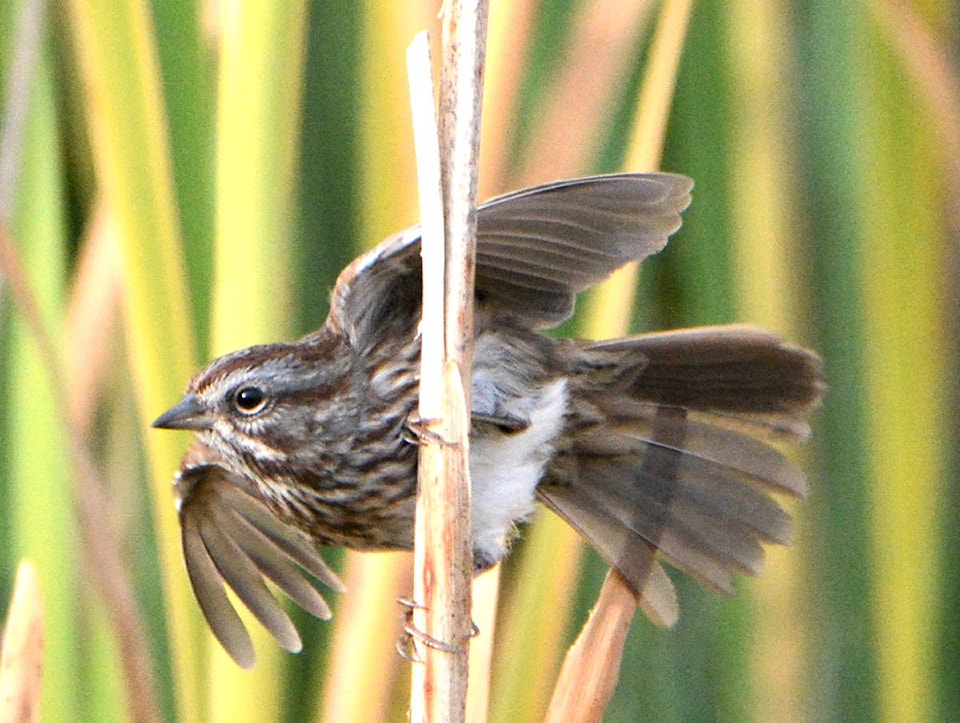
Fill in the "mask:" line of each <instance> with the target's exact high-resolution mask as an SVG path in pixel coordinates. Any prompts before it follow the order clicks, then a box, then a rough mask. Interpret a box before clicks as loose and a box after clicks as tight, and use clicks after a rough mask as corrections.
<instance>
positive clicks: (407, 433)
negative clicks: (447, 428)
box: [402, 416, 460, 447]
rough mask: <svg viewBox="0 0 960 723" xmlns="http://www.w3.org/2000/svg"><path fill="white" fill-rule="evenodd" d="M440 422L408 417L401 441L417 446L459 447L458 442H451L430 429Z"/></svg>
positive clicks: (439, 420) (437, 419)
mask: <svg viewBox="0 0 960 723" xmlns="http://www.w3.org/2000/svg"><path fill="white" fill-rule="evenodd" d="M441 421H443V420H441V419H439V418H436V419H432V418H431V419H423V418H421V417H414V416H409V417H407V421H406V422H405V423H404V425H403V432H402V435H403V440H404V441H405V442H408V443H409V444H415V445H417V446H423V445H425V444H439V445H440V446H441V447H459V446H460V443H459V442H452V441H450V440H449V439H447V438H445V437H444V436H443V435H442V434H440V433H439V432H436V431H434V430H432V429H430V427H432V426H435V425H437V424H440V422H441Z"/></svg>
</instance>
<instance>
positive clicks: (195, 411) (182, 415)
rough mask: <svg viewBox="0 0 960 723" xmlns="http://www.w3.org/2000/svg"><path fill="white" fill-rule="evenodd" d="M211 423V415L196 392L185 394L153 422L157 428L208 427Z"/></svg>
mask: <svg viewBox="0 0 960 723" xmlns="http://www.w3.org/2000/svg"><path fill="white" fill-rule="evenodd" d="M212 425H213V418H212V416H211V415H210V414H209V413H208V411H207V409H206V407H204V405H203V403H202V402H201V401H200V398H199V397H198V396H197V395H196V394H188V395H186V396H185V397H184V398H183V399H181V400H180V403H179V404H177V406H175V407H171V408H170V409H168V410H167V411H166V412H164V413H163V414H161V415H160V416H159V417H157V418H156V419H155V420H154V422H153V426H154V427H156V428H158V429H209V428H210V427H211V426H212Z"/></svg>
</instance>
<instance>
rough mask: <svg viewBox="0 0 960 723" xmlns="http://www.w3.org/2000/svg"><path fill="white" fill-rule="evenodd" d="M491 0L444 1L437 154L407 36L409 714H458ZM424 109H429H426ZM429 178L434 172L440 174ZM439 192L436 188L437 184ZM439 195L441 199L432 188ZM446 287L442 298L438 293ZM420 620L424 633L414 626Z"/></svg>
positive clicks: (463, 678) (425, 66)
mask: <svg viewBox="0 0 960 723" xmlns="http://www.w3.org/2000/svg"><path fill="white" fill-rule="evenodd" d="M486 22H487V6H486V3H485V2H483V1H482V0H480V1H476V2H465V3H463V2H458V1H456V0H454V1H453V2H450V3H448V4H446V5H445V6H444V12H443V48H444V60H443V66H442V69H441V93H440V101H439V106H440V131H439V156H438V155H437V153H436V151H435V150H434V149H435V148H436V145H435V142H434V138H436V137H437V134H436V133H434V132H433V131H434V128H433V127H432V125H433V124H432V123H431V122H430V121H431V117H432V103H433V94H432V92H429V93H427V92H424V89H429V88H430V87H431V84H430V83H428V82H427V80H426V79H427V78H428V77H429V73H430V62H429V53H428V52H427V42H426V36H425V35H420V36H418V39H417V42H416V43H415V44H414V46H413V47H412V48H411V53H410V65H411V77H412V78H414V79H415V78H417V77H418V76H419V77H422V78H424V80H423V81H422V82H412V83H411V100H412V102H413V106H414V115H415V117H417V118H418V119H419V121H418V122H416V123H415V126H414V127H415V138H416V148H417V158H418V166H420V162H421V161H422V162H423V164H424V165H423V167H422V168H420V169H419V170H418V177H419V178H420V187H421V207H422V214H421V218H422V224H423V246H422V249H423V257H424V262H423V269H424V272H423V286H424V303H423V306H424V311H423V324H422V327H421V329H422V335H423V342H422V343H423V353H422V354H423V355H422V362H421V392H420V417H421V419H422V420H423V423H424V425H425V426H429V427H430V431H429V432H428V433H427V434H425V436H424V440H423V441H424V445H423V447H422V448H421V452H420V468H419V475H420V492H419V496H418V501H417V521H416V538H415V547H414V566H415V575H414V595H415V597H416V599H417V601H418V602H420V603H421V604H422V607H418V608H416V609H415V610H414V613H413V621H414V628H415V635H414V641H415V642H414V650H415V653H416V655H417V657H418V658H420V659H422V665H415V667H414V670H413V685H412V689H411V699H410V701H411V703H410V707H411V718H412V719H413V720H414V721H428V720H429V721H441V720H443V721H461V720H463V719H464V717H465V714H466V694H467V678H468V670H469V641H470V637H471V622H470V592H471V591H470V586H471V578H472V569H473V564H472V559H471V554H470V550H471V544H470V487H469V470H468V462H467V460H468V444H469V440H468V434H469V418H468V410H469V408H470V406H469V389H470V366H471V363H472V348H471V342H472V339H473V276H474V266H475V254H476V192H477V162H478V158H479V142H480V114H481V107H482V77H483V54H484V46H485V41H486ZM428 109H429V110H430V111H431V112H427V110H428ZM437 181H439V182H440V183H439V184H438V183H437ZM438 186H439V189H440V191H441V193H440V194H439V195H438V194H437V193H436V190H437V187H438ZM438 198H439V199H440V200H441V203H440V204H439V206H438V205H437V203H436V200H437V199H438ZM441 295H442V300H441V298H440V297H441ZM419 631H422V633H423V635H420V633H419Z"/></svg>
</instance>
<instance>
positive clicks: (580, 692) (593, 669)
mask: <svg viewBox="0 0 960 723" xmlns="http://www.w3.org/2000/svg"><path fill="white" fill-rule="evenodd" d="M691 4H692V2H691V0H673V1H669V0H668V2H666V3H664V6H663V11H662V13H661V16H660V21H659V23H658V25H657V31H656V35H655V36H654V40H653V47H652V50H651V56H650V65H649V66H648V72H647V75H646V81H647V82H646V83H644V92H643V93H642V94H641V96H640V106H639V112H638V114H637V119H636V122H635V124H634V129H635V130H634V136H633V143H632V144H631V151H630V153H629V155H628V163H629V164H630V165H628V166H627V168H628V169H629V170H635V167H634V165H632V164H637V165H638V166H639V167H640V168H643V169H644V170H654V169H655V168H656V167H657V166H658V165H659V160H660V153H661V149H662V146H663V139H664V136H665V134H666V131H665V129H666V124H667V118H668V116H669V109H670V99H671V98H672V96H673V88H674V80H675V78H676V74H677V69H678V67H679V62H680V53H681V51H682V49H683V39H684V35H685V32H686V27H687V21H688V19H689V16H690V10H691ZM641 164H643V165H641ZM636 266H637V265H636V264H631V265H630V266H628V267H627V269H628V270H627V271H624V270H623V269H621V270H620V272H618V273H617V274H616V275H615V276H614V278H612V279H611V280H610V281H608V282H607V283H606V284H605V285H604V286H603V287H602V289H601V291H600V294H601V297H600V298H601V299H602V300H603V301H604V302H606V303H602V304H597V305H595V306H594V307H593V309H594V310H595V311H602V312H603V313H600V314H599V315H596V314H595V315H594V317H593V319H591V323H590V324H589V326H588V336H592V337H597V338H606V337H608V336H622V335H624V334H626V333H627V332H628V330H629V321H630V320H629V318H628V316H627V315H622V316H620V317H619V319H618V323H617V325H616V326H613V325H611V322H610V318H611V314H609V309H611V308H617V307H618V306H620V307H626V308H629V305H628V304H625V303H623V302H622V301H621V303H620V304H617V303H616V300H617V299H629V298H630V297H631V296H632V293H633V288H634V286H635V284H636V273H637V271H636ZM598 332H599V333H598ZM635 612H636V599H635V597H634V595H633V592H632V591H631V589H630V587H629V586H628V585H627V582H626V580H624V579H623V577H622V576H621V575H620V574H618V573H617V572H616V570H611V571H610V572H609V573H607V577H606V579H605V580H604V582H603V587H602V588H601V590H600V595H599V597H598V599H597V604H596V605H595V606H594V609H593V611H592V612H591V613H590V617H589V619H588V620H587V622H586V624H585V625H584V627H583V629H582V630H581V631H580V635H579V637H578V638H577V640H576V642H575V643H574V644H573V646H571V648H570V650H569V651H568V652H567V656H566V659H565V660H564V663H563V668H562V669H561V671H560V677H559V679H558V680H557V685H556V688H555V689H554V692H553V697H552V698H551V700H550V707H549V709H548V711H547V716H546V720H548V721H558V722H559V721H568V720H577V721H599V720H600V719H601V718H602V717H603V711H604V710H605V709H606V707H607V703H608V702H609V700H610V697H611V696H612V695H613V691H614V689H615V687H616V683H617V676H618V674H619V668H620V659H621V656H622V654H623V645H624V643H625V642H626V638H627V633H628V632H629V631H630V622H631V620H632V619H633V616H634V613H635Z"/></svg>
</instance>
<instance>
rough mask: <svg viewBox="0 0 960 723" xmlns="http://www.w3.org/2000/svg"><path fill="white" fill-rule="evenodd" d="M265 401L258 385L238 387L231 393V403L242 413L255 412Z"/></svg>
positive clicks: (261, 407)
mask: <svg viewBox="0 0 960 723" xmlns="http://www.w3.org/2000/svg"><path fill="white" fill-rule="evenodd" d="M266 403H267V398H266V396H264V394H263V390H262V389H260V387H240V389H238V390H237V391H236V392H235V393H234V395H233V405H234V406H235V407H236V408H237V410H238V411H240V412H242V413H243V414H256V413H257V412H259V411H260V410H261V409H263V407H264V406H265V405H266Z"/></svg>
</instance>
